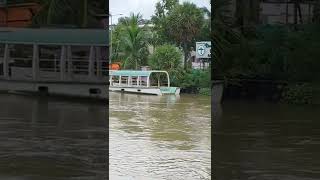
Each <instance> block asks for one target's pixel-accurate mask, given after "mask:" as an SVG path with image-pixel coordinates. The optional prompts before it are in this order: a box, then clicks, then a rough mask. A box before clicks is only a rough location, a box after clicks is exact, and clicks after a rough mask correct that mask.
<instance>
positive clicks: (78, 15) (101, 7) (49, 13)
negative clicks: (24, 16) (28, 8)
mask: <svg viewBox="0 0 320 180" xmlns="http://www.w3.org/2000/svg"><path fill="white" fill-rule="evenodd" d="M105 3H106V2H105V1H104V0H90V1H88V0H40V5H41V10H40V12H39V13H37V14H36V15H35V17H34V18H33V24H36V25H54V24H57V25H67V24H71V25H75V26H79V27H87V26H88V25H89V24H90V23H91V24H92V23H95V21H96V18H95V16H96V15H97V14H99V13H101V14H102V13H105V11H106V10H105Z"/></svg>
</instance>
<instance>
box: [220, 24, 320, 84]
mask: <svg viewBox="0 0 320 180" xmlns="http://www.w3.org/2000/svg"><path fill="white" fill-rule="evenodd" d="M300 28H301V30H298V31H296V30H292V29H290V27H286V26H264V27H261V28H258V29H257V33H256V38H254V39H245V38H243V39H242V40H241V41H240V43H239V44H237V45H233V48H232V49H228V50H225V51H224V53H225V56H224V57H223V63H221V64H217V63H216V64H214V66H215V67H216V69H217V71H214V77H215V78H216V77H226V78H246V79H268V80H282V81H293V82H300V81H307V82H312V81H319V80H320V79H319V77H320V74H319V71H318V69H319V68H320V61H318V59H319V57H320V51H319V50H318V47H320V31H319V29H320V27H319V26H316V25H312V26H302V27H300Z"/></svg>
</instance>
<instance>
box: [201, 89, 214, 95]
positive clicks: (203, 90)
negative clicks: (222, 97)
mask: <svg viewBox="0 0 320 180" xmlns="http://www.w3.org/2000/svg"><path fill="white" fill-rule="evenodd" d="M199 94H201V95H205V96H211V89H210V88H200V90H199Z"/></svg>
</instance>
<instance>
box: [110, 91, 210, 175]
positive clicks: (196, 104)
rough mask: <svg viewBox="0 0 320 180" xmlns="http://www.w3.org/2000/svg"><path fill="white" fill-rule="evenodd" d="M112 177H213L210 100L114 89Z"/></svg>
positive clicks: (111, 152)
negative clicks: (119, 91) (136, 93)
mask: <svg viewBox="0 0 320 180" xmlns="http://www.w3.org/2000/svg"><path fill="white" fill-rule="evenodd" d="M109 97H110V100H109V104H110V110H109V112H110V115H109V117H110V118H109V121H110V123H109V126H110V130H109V132H110V134H109V136H110V137H109V141H110V151H109V158H110V160H109V162H110V179H117V180H118V179H120V180H121V179H139V180H140V179H156V180H158V179H159V180H161V179H175V180H179V179H190V180H193V179H210V173H211V167H210V166H211V164H210V163H211V158H210V157H211V134H210V131H211V130H210V126H211V117H210V111H211V109H210V99H209V98H208V97H197V96H185V95H184V96H180V97H179V96H145V95H135V94H121V93H110V94H109Z"/></svg>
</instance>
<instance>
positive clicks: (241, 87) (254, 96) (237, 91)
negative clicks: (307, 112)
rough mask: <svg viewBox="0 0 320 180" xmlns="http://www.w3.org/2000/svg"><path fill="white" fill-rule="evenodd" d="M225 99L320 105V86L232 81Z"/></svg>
mask: <svg viewBox="0 0 320 180" xmlns="http://www.w3.org/2000/svg"><path fill="white" fill-rule="evenodd" d="M224 84H225V90H224V94H223V99H226V100H232V99H233V100H234V99H239V100H241V99H248V100H258V101H259V100H262V101H269V102H276V103H277V102H282V103H288V104H314V105H320V85H319V84H317V83H308V82H288V81H271V80H250V79H230V80H228V81H227V82H225V83H224Z"/></svg>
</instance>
